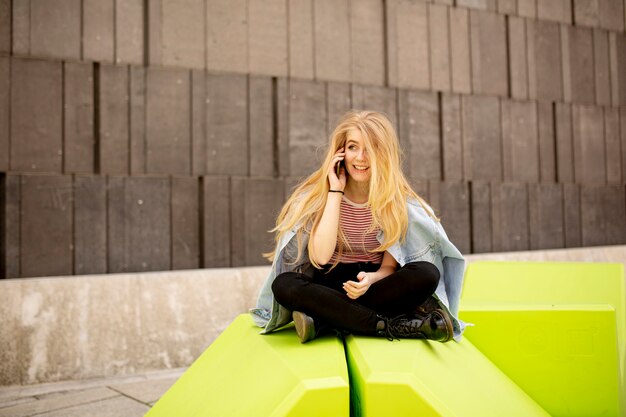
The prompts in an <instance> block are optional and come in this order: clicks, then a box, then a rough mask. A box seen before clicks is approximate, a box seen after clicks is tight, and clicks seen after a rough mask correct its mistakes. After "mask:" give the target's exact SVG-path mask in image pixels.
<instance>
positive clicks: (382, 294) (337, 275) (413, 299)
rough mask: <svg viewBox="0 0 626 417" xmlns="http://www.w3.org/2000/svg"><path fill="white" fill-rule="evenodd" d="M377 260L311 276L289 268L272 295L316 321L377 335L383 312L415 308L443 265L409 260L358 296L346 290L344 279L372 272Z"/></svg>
mask: <svg viewBox="0 0 626 417" xmlns="http://www.w3.org/2000/svg"><path fill="white" fill-rule="evenodd" d="M379 266H380V265H379V264H373V263H361V262H360V263H349V264H348V263H347V264H339V265H337V267H335V268H334V269H333V270H332V271H330V272H328V270H329V269H330V265H325V266H324V267H323V269H321V270H315V274H314V275H313V277H309V276H307V275H304V274H300V273H297V272H285V273H282V274H280V275H278V276H277V277H276V279H275V280H274V283H273V284H272V291H273V292H274V297H276V300H277V301H278V303H279V304H280V305H282V306H283V307H285V308H288V309H289V310H291V311H301V312H303V313H306V314H308V315H309V316H311V317H313V319H314V320H315V323H316V326H320V325H328V326H331V327H334V328H336V329H340V330H346V331H349V332H352V333H356V334H365V335H373V334H375V333H376V324H377V322H378V320H379V319H378V317H377V316H379V315H382V316H386V317H393V316H396V315H398V314H405V313H410V312H412V311H414V310H415V309H416V308H417V307H418V306H419V305H421V304H422V303H423V302H424V301H426V299H427V298H428V297H429V296H431V295H432V294H433V293H434V292H435V290H436V289H437V284H438V283H439V270H438V269H437V267H436V266H435V265H433V264H431V263H429V262H410V263H408V264H406V265H404V266H403V267H402V268H400V269H398V270H397V271H395V272H394V273H393V274H391V275H389V276H388V277H386V278H383V279H381V280H380V281H378V282H376V283H374V284H372V285H371V286H370V287H369V289H368V290H367V292H365V294H363V295H362V296H361V297H359V298H357V299H356V300H352V299H351V298H349V297H348V296H347V295H346V293H345V291H344V290H343V289H342V284H343V283H344V282H345V281H348V280H352V281H358V279H357V278H356V276H357V274H358V273H359V272H360V271H365V272H374V271H376V270H377V269H378V268H379Z"/></svg>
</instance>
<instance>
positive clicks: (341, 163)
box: [335, 160, 343, 178]
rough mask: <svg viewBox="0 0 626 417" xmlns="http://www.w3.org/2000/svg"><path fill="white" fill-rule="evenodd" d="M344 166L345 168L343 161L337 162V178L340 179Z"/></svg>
mask: <svg viewBox="0 0 626 417" xmlns="http://www.w3.org/2000/svg"><path fill="white" fill-rule="evenodd" d="M342 166H343V160H341V161H339V162H337V166H336V167H335V174H337V178H339V171H340V170H341V167H342Z"/></svg>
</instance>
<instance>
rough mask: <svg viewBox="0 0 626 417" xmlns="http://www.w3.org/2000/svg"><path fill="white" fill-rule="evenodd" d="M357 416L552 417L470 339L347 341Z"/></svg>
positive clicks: (351, 337)
mask: <svg viewBox="0 0 626 417" xmlns="http://www.w3.org/2000/svg"><path fill="white" fill-rule="evenodd" d="M346 349H347V356H348V365H349V368H350V382H351V389H352V395H353V400H352V404H353V406H354V415H355V416H367V417H385V416H403V417H409V416H416V417H417V416H419V417H434V416H446V417H447V416H450V417H452V416H468V417H470V416H478V417H490V416H493V417H503V416H507V417H513V416H520V417H532V416H544V417H547V416H549V414H548V413H546V412H545V411H544V410H543V409H542V408H541V407H540V406H539V405H538V404H537V403H535V401H533V400H532V399H531V398H530V397H529V396H528V395H527V394H526V393H524V391H522V390H521V389H520V388H519V387H517V385H515V384H514V383H513V382H512V381H511V380H510V379H509V378H508V377H507V376H506V375H505V374H504V373H503V372H502V371H500V370H499V369H498V368H497V367H496V366H495V365H493V364H492V363H491V362H490V361H489V360H488V359H487V358H486V357H485V356H484V355H483V354H482V353H481V352H480V351H479V350H478V349H476V348H475V347H474V346H473V345H472V343H471V342H470V341H468V340H466V339H464V340H462V341H461V342H460V343H455V342H450V343H445V344H444V343H438V342H431V341H426V340H410V339H404V340H401V341H394V342H389V341H388V340H386V339H381V338H367V337H353V336H348V337H347V338H346Z"/></svg>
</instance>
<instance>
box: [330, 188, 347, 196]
mask: <svg viewBox="0 0 626 417" xmlns="http://www.w3.org/2000/svg"><path fill="white" fill-rule="evenodd" d="M328 193H329V194H340V195H344V194H345V193H344V192H343V190H338V189H332V188H331V189H329V190H328Z"/></svg>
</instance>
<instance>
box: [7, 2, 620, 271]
mask: <svg viewBox="0 0 626 417" xmlns="http://www.w3.org/2000/svg"><path fill="white" fill-rule="evenodd" d="M624 6H625V4H624V1H623V0H593V1H591V0H432V1H422V0H358V1H357V0H341V1H337V0H332V1H330V0H297V1H296V0H271V1H258V0H237V1H223V0H158V1H149V2H146V1H139V0H115V1H113V0H109V1H92V0H82V1H81V0H61V1H58V2H54V5H52V3H48V2H37V1H21V0H20V1H16V0H13V1H11V0H0V277H5V278H16V277H29V276H52V275H72V274H88V273H113V272H135V271H148V270H168V269H183V268H204V267H231V266H245V265H263V264H265V261H264V260H263V258H262V257H261V253H262V252H266V251H269V250H271V248H272V236H270V235H269V234H267V233H266V231H267V230H268V229H270V228H271V227H272V226H273V222H274V219H275V216H276V214H277V213H278V210H279V209H280V207H281V205H282V203H283V202H284V200H285V198H286V197H287V196H288V195H289V193H290V191H291V189H292V187H293V186H294V185H295V184H296V183H297V181H298V179H300V178H302V177H303V176H305V175H308V174H309V173H311V172H312V171H313V170H314V169H316V168H317V166H318V164H319V160H320V158H321V156H322V155H323V153H324V145H325V144H326V143H327V139H328V135H329V133H330V131H331V130H332V128H333V126H334V124H335V122H336V120H337V118H338V117H339V116H340V115H341V114H342V113H343V112H345V111H346V110H348V109H350V108H371V109H376V110H380V111H384V112H385V113H387V115H388V116H389V117H390V119H391V120H392V122H393V123H394V125H395V126H396V128H397V130H398V133H399V136H400V141H401V144H402V147H403V151H404V154H405V160H404V169H405V172H406V174H407V175H408V177H409V178H410V180H411V182H412V184H413V185H414V187H415V188H416V190H417V191H418V192H419V193H421V194H422V195H423V196H424V197H425V198H426V199H427V200H429V201H430V202H431V204H432V205H433V206H434V207H435V208H436V210H437V211H438V214H439V215H440V217H441V218H442V221H443V224H444V227H445V228H446V230H448V232H449V235H450V237H451V238H452V240H453V241H454V242H455V243H457V245H458V246H459V248H460V249H461V250H462V251H463V252H465V253H480V252H490V251H505V250H526V249H545V248H563V247H576V246H589V245H605V244H620V243H626V188H625V186H626V34H625V32H624V29H625V23H626V11H625V7H624Z"/></svg>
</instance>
